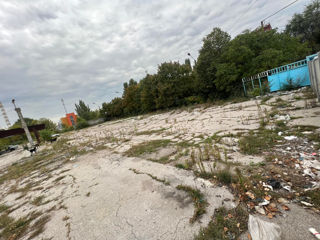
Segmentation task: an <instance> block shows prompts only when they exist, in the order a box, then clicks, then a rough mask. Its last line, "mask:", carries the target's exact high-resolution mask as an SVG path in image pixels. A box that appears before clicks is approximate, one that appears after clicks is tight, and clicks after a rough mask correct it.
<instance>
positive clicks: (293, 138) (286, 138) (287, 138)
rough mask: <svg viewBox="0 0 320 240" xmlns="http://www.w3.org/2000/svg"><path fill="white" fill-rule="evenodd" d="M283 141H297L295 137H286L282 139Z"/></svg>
mask: <svg viewBox="0 0 320 240" xmlns="http://www.w3.org/2000/svg"><path fill="white" fill-rule="evenodd" d="M284 139H285V140H288V141H292V140H295V139H297V137H296V136H287V137H284Z"/></svg>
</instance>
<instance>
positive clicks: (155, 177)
mask: <svg viewBox="0 0 320 240" xmlns="http://www.w3.org/2000/svg"><path fill="white" fill-rule="evenodd" d="M129 170H130V171H132V172H134V173H135V174H138V175H139V174H144V175H147V176H149V177H151V178H152V179H153V180H155V181H157V182H161V183H163V184H164V185H167V186H169V185H170V182H169V181H167V180H165V179H160V178H158V177H157V176H154V175H152V174H150V173H145V172H140V171H139V170H137V169H134V168H130V169H129Z"/></svg>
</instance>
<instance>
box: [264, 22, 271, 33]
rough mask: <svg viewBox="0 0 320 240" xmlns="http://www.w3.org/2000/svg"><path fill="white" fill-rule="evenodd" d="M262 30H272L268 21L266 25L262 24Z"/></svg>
mask: <svg viewBox="0 0 320 240" xmlns="http://www.w3.org/2000/svg"><path fill="white" fill-rule="evenodd" d="M263 30H264V31H265V32H267V31H271V30H272V27H271V24H270V23H268V24H267V25H264V26H263Z"/></svg>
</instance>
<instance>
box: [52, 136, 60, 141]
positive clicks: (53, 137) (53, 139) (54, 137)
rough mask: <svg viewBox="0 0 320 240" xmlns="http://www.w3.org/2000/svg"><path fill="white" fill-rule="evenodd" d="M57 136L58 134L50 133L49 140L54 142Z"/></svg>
mask: <svg viewBox="0 0 320 240" xmlns="http://www.w3.org/2000/svg"><path fill="white" fill-rule="evenodd" d="M59 136H60V134H52V135H51V139H50V142H55V141H57V139H58V137H59Z"/></svg>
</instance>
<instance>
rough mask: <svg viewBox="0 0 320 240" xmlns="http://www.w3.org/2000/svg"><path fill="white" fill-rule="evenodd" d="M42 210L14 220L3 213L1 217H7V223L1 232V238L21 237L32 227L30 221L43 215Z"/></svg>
mask: <svg viewBox="0 0 320 240" xmlns="http://www.w3.org/2000/svg"><path fill="white" fill-rule="evenodd" d="M41 214H42V213H41V212H32V213H30V214H29V215H27V216H25V217H21V218H19V219H18V220H14V219H13V218H10V217H8V216H5V215H2V216H4V217H2V216H1V218H6V221H7V222H6V225H5V226H4V227H3V230H2V232H1V233H0V238H1V239H19V238H20V237H21V236H23V235H24V233H26V232H27V230H28V229H29V227H30V223H31V222H32V221H33V220H35V219H36V218H38V217H39V216H41Z"/></svg>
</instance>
